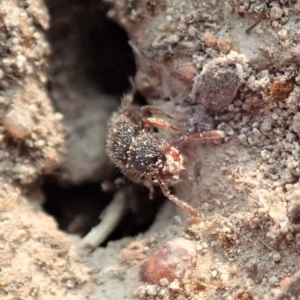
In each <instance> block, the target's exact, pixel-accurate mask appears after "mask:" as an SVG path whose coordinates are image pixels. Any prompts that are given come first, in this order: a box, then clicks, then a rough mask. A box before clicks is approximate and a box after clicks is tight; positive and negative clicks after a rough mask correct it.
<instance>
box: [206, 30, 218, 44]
mask: <svg viewBox="0 0 300 300" xmlns="http://www.w3.org/2000/svg"><path fill="white" fill-rule="evenodd" d="M203 41H204V43H205V45H206V46H207V47H214V46H216V45H217V38H216V37H215V36H214V35H213V34H212V33H211V32H209V31H206V32H205V33H204V35H203Z"/></svg>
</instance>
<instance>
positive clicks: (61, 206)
mask: <svg viewBox="0 0 300 300" xmlns="http://www.w3.org/2000/svg"><path fill="white" fill-rule="evenodd" d="M124 189H125V191H126V198H127V211H126V213H125V214H124V216H123V217H122V219H121V221H120V223H119V225H118V226H117V227H116V229H115V230H114V231H113V232H112V233H111V234H110V235H109V237H108V238H107V240H106V241H104V242H103V244H102V245H101V246H105V245H106V244H107V242H109V241H111V240H118V239H121V238H122V237H125V236H135V235H137V234H139V233H141V232H145V231H146V230H147V229H149V227H150V226H151V225H152V224H153V221H154V220H155V216H156V214H157V212H158V210H159V208H160V207H161V205H162V203H163V202H164V200H165V198H164V196H163V195H162V193H161V191H160V190H159V189H156V191H155V195H154V199H153V200H149V197H148V196H149V191H148V189H146V188H145V187H144V186H142V185H137V184H133V183H130V182H126V183H125V187H124ZM42 190H43V192H44V194H45V196H46V201H45V203H44V209H45V211H46V212H47V213H49V214H50V215H52V216H54V217H55V219H56V220H57V222H58V224H59V227H60V229H62V230H64V231H66V232H68V233H75V234H78V235H80V236H84V235H85V234H87V233H88V232H89V231H90V229H91V228H92V227H94V226H96V225H97V224H99V222H100V219H99V217H100V216H101V213H102V212H103V210H105V207H106V206H107V205H108V204H109V203H110V202H111V200H112V199H113V197H114V194H115V193H114V192H105V191H103V189H102V188H101V185H100V184H97V183H89V182H86V183H82V184H81V185H76V186H74V185H70V184H64V185H62V184H61V183H59V182H58V181H57V179H56V178H55V177H53V176H47V177H45V178H44V183H43V185H42Z"/></svg>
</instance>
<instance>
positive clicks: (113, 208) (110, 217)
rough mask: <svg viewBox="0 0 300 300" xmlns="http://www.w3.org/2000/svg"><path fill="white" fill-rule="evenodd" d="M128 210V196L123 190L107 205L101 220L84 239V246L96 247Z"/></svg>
mask: <svg viewBox="0 0 300 300" xmlns="http://www.w3.org/2000/svg"><path fill="white" fill-rule="evenodd" d="M125 210H126V197H125V194H124V192H123V191H122V190H121V191H119V192H118V193H116V195H115V197H114V199H113V200H112V202H111V203H110V204H109V205H108V206H107V208H106V209H105V211H104V213H103V218H102V220H101V222H100V223H99V224H98V225H97V226H95V227H94V228H92V229H91V231H90V232H89V233H88V234H87V235H86V236H85V237H84V238H83V239H82V246H83V247H85V248H89V249H95V248H96V247H98V246H99V245H100V244H101V243H102V242H104V241H105V239H106V238H107V237H108V236H109V235H110V234H111V232H112V231H113V230H114V229H115V228H116V226H117V225H118V224H119V222H120V220H121V218H122V217H123V215H124V213H125Z"/></svg>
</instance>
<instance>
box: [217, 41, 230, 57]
mask: <svg viewBox="0 0 300 300" xmlns="http://www.w3.org/2000/svg"><path fill="white" fill-rule="evenodd" d="M217 43H218V48H219V50H220V51H221V52H222V53H224V54H228V53H229V52H230V50H232V48H233V41H232V39H231V38H229V37H222V38H219V39H218V42H217Z"/></svg>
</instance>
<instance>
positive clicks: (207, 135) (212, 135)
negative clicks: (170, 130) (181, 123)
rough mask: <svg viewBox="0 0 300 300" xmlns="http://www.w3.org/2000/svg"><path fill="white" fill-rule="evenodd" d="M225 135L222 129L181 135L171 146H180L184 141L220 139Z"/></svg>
mask: <svg viewBox="0 0 300 300" xmlns="http://www.w3.org/2000/svg"><path fill="white" fill-rule="evenodd" d="M224 137H225V134H224V132H223V131H221V130H212V131H206V132H202V133H193V134H188V135H185V136H182V137H180V138H179V139H177V140H176V141H174V142H173V143H171V145H170V146H171V147H174V146H178V145H180V144H182V143H185V142H187V141H190V140H201V141H209V140H218V139H222V138H224Z"/></svg>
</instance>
